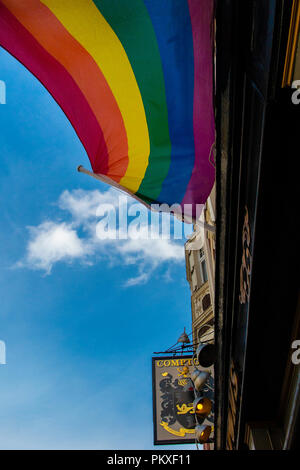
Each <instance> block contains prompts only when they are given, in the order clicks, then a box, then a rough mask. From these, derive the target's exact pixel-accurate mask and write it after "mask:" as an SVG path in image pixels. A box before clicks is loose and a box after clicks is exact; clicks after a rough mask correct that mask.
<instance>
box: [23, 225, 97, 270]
mask: <svg viewBox="0 0 300 470" xmlns="http://www.w3.org/2000/svg"><path fill="white" fill-rule="evenodd" d="M29 230H30V240H29V243H28V246H27V255H26V265H27V266H30V267H31V268H35V269H42V270H44V271H46V273H50V271H51V268H52V266H53V264H54V263H57V262H58V261H72V260H73V259H80V258H83V257H85V256H86V255H87V254H88V252H89V249H88V245H86V244H84V243H83V241H82V240H81V239H80V238H79V237H78V235H77V232H76V230H74V229H73V228H72V227H71V226H70V225H68V224H66V223H64V222H63V223H55V222H44V223H42V224H40V225H39V226H37V227H29Z"/></svg>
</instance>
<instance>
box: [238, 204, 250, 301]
mask: <svg viewBox="0 0 300 470" xmlns="http://www.w3.org/2000/svg"><path fill="white" fill-rule="evenodd" d="M245 212H246V213H245V218H244V225H243V230H242V263H241V269H240V296H239V300H240V303H241V304H245V303H246V302H249V295H250V275H251V266H252V256H251V253H250V242H251V233H250V226H249V214H248V209H247V207H245Z"/></svg>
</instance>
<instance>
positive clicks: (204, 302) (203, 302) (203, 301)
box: [202, 294, 211, 312]
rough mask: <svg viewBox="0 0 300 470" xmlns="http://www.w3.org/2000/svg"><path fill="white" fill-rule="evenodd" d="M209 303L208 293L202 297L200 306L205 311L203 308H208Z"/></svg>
mask: <svg viewBox="0 0 300 470" xmlns="http://www.w3.org/2000/svg"><path fill="white" fill-rule="evenodd" d="M210 305H211V303H210V295H209V294H206V295H205V296H204V297H203V299H202V308H203V312H205V310H207V309H208V307H210Z"/></svg>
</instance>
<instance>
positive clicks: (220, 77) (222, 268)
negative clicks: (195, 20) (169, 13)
mask: <svg viewBox="0 0 300 470" xmlns="http://www.w3.org/2000/svg"><path fill="white" fill-rule="evenodd" d="M216 6H217V8H216V24H217V27H216V43H217V47H216V49H217V59H216V62H217V67H216V69H217V73H216V77H217V78H216V100H215V107H216V134H217V140H216V208H217V220H216V228H217V237H216V271H215V345H216V349H217V359H216V362H215V448H216V449H217V450H246V449H248V450H290V449H293V450H299V442H300V363H299V362H300V361H299V360H295V357H294V356H293V355H294V354H295V351H296V350H295V349H294V345H295V344H296V345H297V344H299V343H300V293H299V279H300V273H299V266H300V262H299V261H300V260H299V258H300V256H299V230H298V228H297V227H298V224H299V222H298V217H297V214H298V213H299V200H300V194H299V178H298V173H297V172H296V171H295V161H296V159H297V155H298V154H299V137H298V136H299V129H300V99H299V98H300V90H299V89H298V90H297V89H296V88H297V86H299V85H300V75H299V73H300V68H299V65H300V62H299V45H298V44H299V27H300V1H299V0H289V1H287V0H251V1H248V0H245V1H243V2H240V1H239V0H220V1H217V2H216ZM224 45H226V46H224ZM298 81H299V82H298ZM295 82H298V84H297V83H295ZM281 244H284V246H285V249H284V253H283V254H282V255H279V251H280V248H279V246H281ZM295 356H297V355H296V354H295Z"/></svg>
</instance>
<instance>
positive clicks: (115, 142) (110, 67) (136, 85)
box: [0, 0, 215, 216]
mask: <svg viewBox="0 0 300 470" xmlns="http://www.w3.org/2000/svg"><path fill="white" fill-rule="evenodd" d="M213 3H214V1H213V0H0V45H1V46H2V47H3V48H4V49H6V50H7V51H8V52H9V53H10V54H12V55H13V56H14V57H15V58H16V59H18V60H19V61H20V62H21V63H22V64H23V65H24V66H25V67H27V68H28V70H30V71H31V72H32V74H33V75H34V76H35V77H37V78H38V80H40V82H41V83H42V84H43V85H44V86H45V87H46V89H47V90H48V91H49V93H50V94H51V95H52V96H53V98H54V99H55V100H56V102H57V103H58V104H59V105H60V107H61V108H62V110H63V111H64V113H65V114H66V116H67V118H68V119H69V120H70V122H71V124H72V125H73V127H74V129H75V131H76V133H77V135H78V137H79V139H80V140H81V142H82V144H83V146H84V148H85V150H86V152H87V155H88V157H89V160H90V163H91V167H92V170H93V174H95V175H99V177H100V178H101V177H103V179H104V180H105V181H107V182H109V183H111V184H113V185H114V186H117V187H119V188H121V189H124V190H125V191H127V192H129V193H130V194H132V195H133V196H134V197H136V198H138V199H139V200H141V201H143V202H144V203H146V204H162V203H166V204H168V205H169V206H170V205H172V204H176V203H178V204H180V205H181V206H183V205H190V208H188V210H187V212H186V213H187V215H190V216H193V215H194V214H195V205H196V204H203V203H205V201H206V199H207V197H208V195H209V193H210V191H211V189H212V186H213V183H214V177H215V169H214V163H213V161H212V159H211V155H212V147H213V144H214V140H215V128H214V111H213V36H212V23H213Z"/></svg>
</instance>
